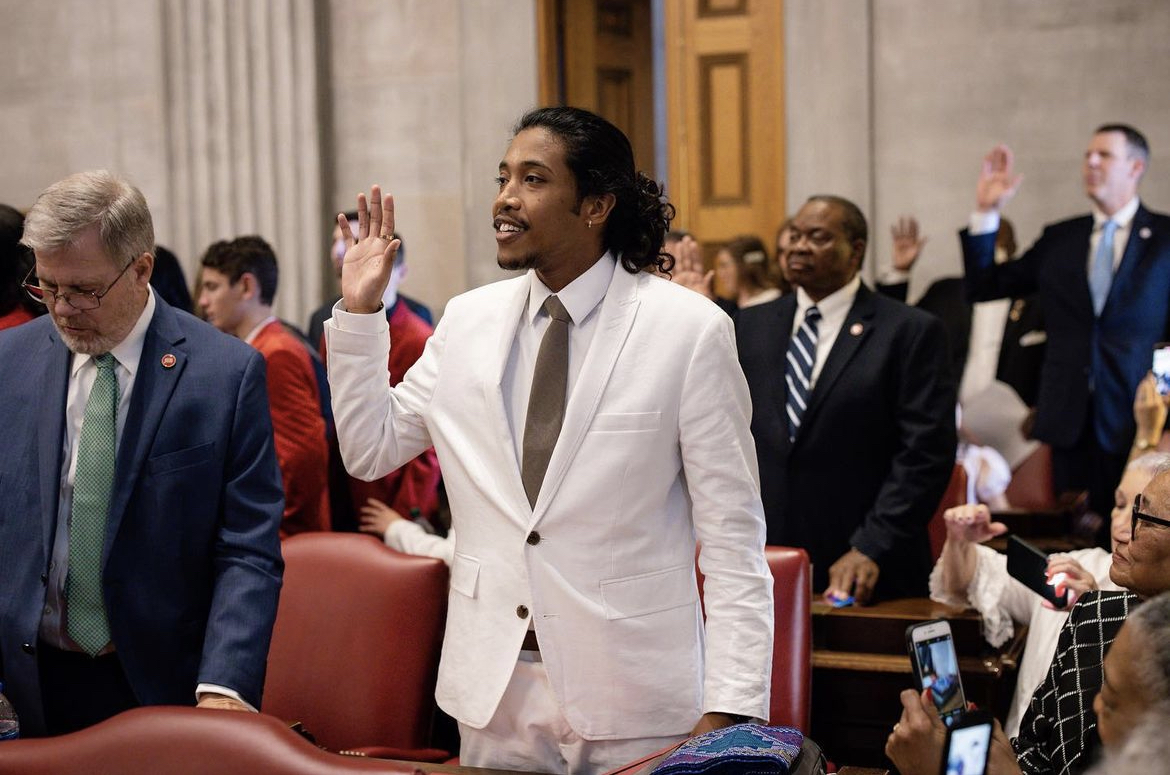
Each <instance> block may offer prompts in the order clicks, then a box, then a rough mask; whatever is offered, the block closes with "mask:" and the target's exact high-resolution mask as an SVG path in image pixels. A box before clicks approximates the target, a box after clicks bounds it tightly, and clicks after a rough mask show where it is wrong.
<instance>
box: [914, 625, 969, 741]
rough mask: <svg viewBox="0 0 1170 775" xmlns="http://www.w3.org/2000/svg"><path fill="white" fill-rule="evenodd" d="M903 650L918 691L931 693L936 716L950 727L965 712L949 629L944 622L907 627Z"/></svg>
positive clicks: (965, 700) (964, 701)
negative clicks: (908, 659)
mask: <svg viewBox="0 0 1170 775" xmlns="http://www.w3.org/2000/svg"><path fill="white" fill-rule="evenodd" d="M906 649H907V651H909V652H910V663H911V665H913V667H914V677H915V679H917V682H918V690H919V691H922V690H923V689H929V690H930V697H931V699H932V700H933V701H934V706H935V708H936V709H937V710H938V715H939V716H940V717H941V718H942V720H943V723H944V724H946V725H947V726H948V727H949V726H951V725H952V724H953V723H954V721H955V719H956V718H958V717H959V716H961V715H962V714H963V711H964V710H966V709H967V697H966V695H964V694H963V682H962V680H961V679H960V678H959V657H958V655H957V654H956V653H955V641H954V638H953V637H952V635H951V625H950V624H948V623H947V621H946V620H945V619H934V620H932V621H929V622H921V623H919V624H912V625H910V626H909V627H907V628H906Z"/></svg>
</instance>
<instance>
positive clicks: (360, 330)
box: [325, 299, 390, 334]
mask: <svg viewBox="0 0 1170 775" xmlns="http://www.w3.org/2000/svg"><path fill="white" fill-rule="evenodd" d="M344 301H345V300H344V299H338V300H337V303H336V304H334V305H333V317H332V318H331V319H330V320H327V321H325V324H326V325H330V324H332V325H333V327H334V328H336V329H338V330H339V331H352V332H353V333H356V334H380V333H382V332H383V331H386V330H388V329H389V327H390V323H389V321H387V320H386V310H385V308H384V307H379V308H378V310H377V311H376V312H370V313H357V312H348V311H346V309H345V306H344V304H343V303H344Z"/></svg>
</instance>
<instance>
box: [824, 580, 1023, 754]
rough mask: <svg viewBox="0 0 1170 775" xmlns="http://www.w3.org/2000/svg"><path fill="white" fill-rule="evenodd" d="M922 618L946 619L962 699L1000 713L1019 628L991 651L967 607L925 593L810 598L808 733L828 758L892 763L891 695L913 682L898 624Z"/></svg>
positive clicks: (894, 712) (896, 706)
mask: <svg viewBox="0 0 1170 775" xmlns="http://www.w3.org/2000/svg"><path fill="white" fill-rule="evenodd" d="M928 619H947V620H949V621H950V623H951V630H952V632H953V634H954V639H955V651H956V652H957V653H958V655H959V671H960V673H961V675H962V678H963V689H964V690H965V692H966V694H967V699H968V700H969V701H971V702H974V703H976V704H977V705H979V706H980V707H983V708H989V709H991V710H992V711H993V712H994V713H995V714H996V715H997V716H998V717H999V718H1001V719H1002V718H1003V717H1004V716H1005V715H1006V713H1007V709H1008V706H1009V703H1010V701H1011V696H1012V692H1013V691H1015V684H1016V669H1017V664H1018V660H1019V657H1020V654H1021V653H1022V651H1023V645H1024V636H1025V634H1026V632H1025V631H1024V629H1023V628H1019V629H1018V631H1017V632H1016V635H1015V637H1014V638H1013V639H1012V640H1011V641H1010V642H1009V643H1007V644H1005V646H1004V647H1003V648H1002V649H998V650H997V649H993V648H991V647H990V646H988V645H987V643H986V641H984V640H983V635H982V633H981V632H980V618H979V614H977V613H975V612H974V611H970V610H965V609H961V608H955V607H953V606H947V605H942V604H940V603H935V602H932V601H931V600H928V599H925V598H914V599H906V600H891V601H888V602H884V603H878V604H877V605H873V606H867V607H848V608H832V607H831V606H829V605H826V604H825V603H823V602H821V601H820V600H819V599H814V600H813V605H812V621H813V653H812V666H813V679H812V729H811V731H810V735H811V736H812V739H813V740H816V741H817V742H818V743H819V744H820V746H821V748H822V749H823V750H824V752H825V756H826V757H828V758H829V759H830V760H832V761H835V762H849V763H850V764H853V765H857V766H864V767H879V768H883V769H885V768H890V767H892V765H891V764H890V762H889V760H888V759H886V757H885V754H884V753H883V749H884V748H885V744H886V738H887V737H888V736H889V734H890V730H891V729H892V728H893V726H894V723H895V722H896V721H897V720H898V718H899V716H900V715H901V712H902V705H901V702H900V701H899V699H898V695H899V693H900V692H901V691H902V690H903V689H910V688H913V685H914V679H913V671H912V670H911V667H910V658H909V656H907V654H906V627H907V626H909V625H910V624H913V623H916V622H922V621H926V620H928Z"/></svg>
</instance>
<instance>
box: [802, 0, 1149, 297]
mask: <svg viewBox="0 0 1170 775" xmlns="http://www.w3.org/2000/svg"><path fill="white" fill-rule="evenodd" d="M786 9H787V13H788V16H789V19H788V34H787V40H786V41H785V43H786V46H787V56H786V62H787V68H788V71H787V72H788V80H789V106H788V111H787V115H788V121H789V133H788V137H789V147H788V158H789V170H790V178H789V187H788V191H789V206H790V207H796V206H798V205H799V203H800V202H801V201H802V200H803V199H804V198H805V197H806V196H807V195H809V194H811V193H813V192H814V190H815V189H829V190H835V191H838V192H841V193H845V194H846V195H847V196H857V197H859V200H858V201H859V204H862V205H863V207H864V208H865V211H866V214H867V216H869V218H870V225H871V243H870V244H871V250H870V252H869V254H868V258H867V261H868V262H869V264H870V266H868V267H867V269H871V270H872V269H873V268H874V264H875V263H876V264H877V265H878V266H882V267H884V266H887V265H888V263H889V256H890V248H889V226H890V224H891V222H892V221H893V220H894V219H895V218H897V217H898V215H900V214H903V213H914V214H917V216H918V218H919V220H920V221H922V224H923V227H924V230H925V232H926V233H927V234H928V235H929V238H930V241H929V242H928V244H927V246H926V251H925V253H924V256H923V258H922V261H921V266H920V268H919V271H917V272H916V273H915V275H914V279H913V284H912V287H911V296H912V297H916V296H918V295H920V294H921V293H922V292H923V291H924V290H925V289H926V287H927V286H928V285H929V283H930V282H931V281H932V280H933V279H936V278H938V277H943V276H955V275H958V274H960V272H961V262H960V258H959V248H958V238H957V236H956V232H957V230H958V229H959V228H960V227H962V226H963V225H964V224H965V223H966V220H967V218H968V215H969V213H970V210H971V208H972V205H973V202H974V181H975V178H976V176H977V174H978V170H979V164H980V161H981V159H982V157H983V155H984V154H985V153H986V152H987V150H989V149H990V148H991V147H992V146H993V145H995V144H996V143H1000V142H1004V143H1008V144H1009V145H1010V146H1011V147H1012V148H1013V150H1014V151H1015V152H1016V163H1017V166H1018V167H1019V169H1020V170H1021V171H1022V172H1024V174H1025V181H1024V183H1023V187H1022V188H1021V189H1020V192H1019V194H1018V195H1017V196H1016V198H1015V200H1014V201H1012V202H1011V203H1010V204H1009V205H1008V207H1007V209H1006V211H1005V212H1006V214H1007V215H1008V217H1010V218H1012V219H1013V220H1014V221H1015V224H1016V234H1017V237H1018V239H1019V241H1020V242H1021V243H1022V247H1026V246H1027V245H1028V244H1030V243H1031V242H1032V240H1033V239H1035V237H1036V236H1038V235H1039V231H1040V228H1041V226H1042V225H1043V224H1044V223H1047V222H1049V221H1053V220H1057V219H1061V218H1064V217H1067V216H1070V215H1074V214H1077V213H1081V212H1086V211H1087V209H1088V204H1087V200H1086V199H1085V198H1084V196H1083V194H1082V191H1081V188H1080V177H1079V173H1080V160H1081V156H1082V153H1083V151H1084V147H1085V144H1086V142H1087V141H1088V138H1089V136H1090V134H1091V133H1092V130H1093V128H1094V127H1096V126H1097V125H1099V124H1101V123H1104V122H1107V121H1123V122H1127V123H1132V124H1134V125H1135V126H1137V127H1138V128H1140V129H1141V130H1142V131H1143V132H1144V133H1145V134H1146V136H1147V137H1148V138H1149V141H1150V145H1151V147H1152V151H1153V164H1152V167H1151V170H1150V172H1149V174H1148V175H1147V177H1146V180H1145V181H1144V183H1143V187H1142V195H1143V200H1144V201H1146V202H1147V203H1148V204H1149V205H1151V206H1153V207H1154V208H1155V209H1161V210H1167V209H1170V174H1168V173H1167V172H1166V169H1167V168H1168V167H1170V121H1168V119H1170V97H1168V96H1167V91H1166V86H1165V85H1166V84H1167V83H1168V82H1170V56H1167V55H1166V52H1167V43H1166V41H1167V40H1168V39H1170V4H1168V3H1150V2H1146V1H1145V0H1109V2H1102V1H1100V0H979V2H969V0H833V2H831V3H825V2H821V0H786ZM864 128H868V129H864ZM870 129H871V130H872V131H869V130H870ZM875 259H876V262H875Z"/></svg>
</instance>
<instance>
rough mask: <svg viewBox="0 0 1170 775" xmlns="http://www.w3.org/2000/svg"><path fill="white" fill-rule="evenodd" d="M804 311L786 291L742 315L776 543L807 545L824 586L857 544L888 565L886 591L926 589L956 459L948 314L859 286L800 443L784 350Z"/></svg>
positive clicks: (739, 330)
mask: <svg viewBox="0 0 1170 775" xmlns="http://www.w3.org/2000/svg"><path fill="white" fill-rule="evenodd" d="M795 314H796V294H788V295H786V296H783V297H781V298H779V299H777V300H776V301H771V302H768V303H766V304H761V305H758V306H755V307H748V308H746V309H742V310H740V311H739V317H738V319H737V321H736V341H737V345H738V348H739V359H740V364H741V365H742V366H743V370H744V374H745V375H746V377H747V381H748V388H749V389H750V391H751V397H752V435H753V436H754V437H755V440H756V451H757V454H758V456H759V463H760V480H761V495H762V496H763V501H764V513H765V515H766V517H767V520H768V543H769V544H783V545H787V546H800V547H803V548H805V549H806V550H808V552H809V554H810V556H811V558H812V562H813V584H814V587H815V589H817V590H818V591H819V590H821V589H824V588H825V586H827V583H828V572H829V566H830V565H832V564H833V563H834V562H835V561H836V560H837V559H838V558H839V557H840V556H841V555H843V554H845V552H847V551H848V550H849V548H850V547H851V546H852V547H855V548H856V549H858V550H860V551H861V552H862V553H863V554H865V555H866V556H868V557H870V558H871V559H873V560H874V561H876V562H877V564H878V566H879V567H880V568H881V575H880V577H879V579H878V586H877V594H878V596H880V597H884V598H890V597H900V596H908V595H920V594H925V592H926V582H927V577H928V575H929V573H930V567H931V558H930V546H929V542H928V539H927V533H926V523H927V522H928V521H930V517H931V515H932V514H933V513H934V511H935V509H936V507H937V506H938V502H939V499H940V498H941V497H942V494H943V491H944V490H946V487H947V483H948V481H949V480H950V476H951V472H952V470H953V467H954V464H955V445H956V438H955V385H954V382H953V381H952V380H951V379H950V377H949V376H948V373H947V368H946V359H947V344H946V334H945V333H944V331H943V327H942V324H941V323H939V321H938V320H937V319H935V318H934V317H932V316H931V315H928V314H926V313H925V312H921V311H919V310H916V309H913V308H911V307H907V306H906V305H904V304H901V303H899V302H896V301H892V300H890V299H887V298H885V297H883V296H881V295H879V294H875V293H873V292H872V291H870V290H869V289H867V288H866V287H865V286H864V285H863V286H861V288H860V289H859V290H858V292H857V298H856V300H855V301H854V303H853V307H852V309H850V310H849V314H848V316H847V317H846V319H845V323H844V325H843V326H842V328H841V332H840V334H838V336H837V340H836V342H835V344H834V345H833V349H832V350H831V351H830V353H829V357H828V360H827V361H826V362H825V366H824V368H823V370H822V372H821V374H820V376H819V377H818V379H817V383H816V386H815V387H814V388H813V392H812V395H811V397H810V399H809V406H808V409H807V410H806V412H805V415H804V419H803V421H802V424H801V429H800V433H799V434H798V435H797V437H796V440H795V441H794V442H792V443H791V444H790V443H789V441H788V420H787V416H786V414H785V409H784V407H785V403H786V401H787V387H786V385H785V381H784V359H785V354H786V353H787V350H788V340H789V338H790V336H791V332H792V322H793V318H794V316H795ZM855 332H856V333H855Z"/></svg>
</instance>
